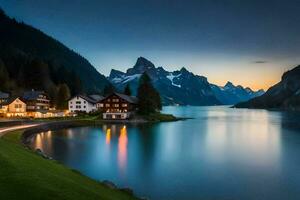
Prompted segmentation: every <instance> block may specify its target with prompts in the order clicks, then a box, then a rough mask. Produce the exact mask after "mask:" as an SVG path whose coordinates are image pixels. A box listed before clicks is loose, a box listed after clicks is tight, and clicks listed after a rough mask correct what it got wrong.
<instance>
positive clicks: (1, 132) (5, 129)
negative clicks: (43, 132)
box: [0, 123, 42, 137]
mask: <svg viewBox="0 0 300 200" xmlns="http://www.w3.org/2000/svg"><path fill="white" fill-rule="evenodd" d="M39 125H42V123H34V124H24V125H15V126H10V127H3V128H0V137H2V136H3V135H5V134H6V133H8V132H10V131H15V130H19V129H24V128H30V127H35V126H39Z"/></svg>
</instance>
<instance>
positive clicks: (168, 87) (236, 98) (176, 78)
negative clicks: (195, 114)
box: [108, 57, 264, 105]
mask: <svg viewBox="0 0 300 200" xmlns="http://www.w3.org/2000/svg"><path fill="white" fill-rule="evenodd" d="M144 72H146V73H147V74H148V75H149V76H150V78H151V80H152V82H153V85H154V87H155V88H156V89H157V90H158V91H159V93H160V95H161V97H162V101H163V104H164V105H174V104H179V105H231V104H235V103H237V102H241V101H247V100H249V99H251V98H253V97H256V96H259V95H261V94H263V93H264V91H263V90H259V91H256V92H254V91H252V90H251V89H250V88H243V87H242V86H234V85H233V84H232V83H231V82H228V83H227V84H226V85H225V86H224V87H220V86H217V85H214V84H210V83H209V82H208V81H207V78H206V77H204V76H199V75H195V74H193V73H192V72H189V71H188V70H187V69H186V68H184V67H183V68H181V69H180V70H177V71H173V72H169V71H166V70H165V69H164V68H163V67H155V65H154V64H153V63H152V62H150V61H149V60H147V59H145V58H143V57H140V58H138V59H137V62H136V64H135V65H134V66H133V67H132V68H129V69H128V70H127V71H126V72H121V71H118V70H114V69H112V70H111V72H110V75H109V77H108V80H109V81H110V82H111V83H112V84H113V85H114V86H115V87H116V88H117V89H118V90H119V91H123V90H124V88H125V86H126V85H127V84H129V85H130V88H131V90H132V92H133V94H134V95H136V91H137V87H138V84H139V79H140V77H141V75H142V74H143V73H144Z"/></svg>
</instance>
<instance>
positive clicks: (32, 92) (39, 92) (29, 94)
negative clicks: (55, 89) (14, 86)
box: [23, 90, 48, 101]
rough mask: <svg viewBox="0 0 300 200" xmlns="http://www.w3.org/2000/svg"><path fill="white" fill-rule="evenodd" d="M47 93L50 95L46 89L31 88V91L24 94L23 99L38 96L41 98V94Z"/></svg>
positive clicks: (33, 98)
mask: <svg viewBox="0 0 300 200" xmlns="http://www.w3.org/2000/svg"><path fill="white" fill-rule="evenodd" d="M41 94H42V95H46V96H48V95H47V94H46V93H45V92H44V91H35V90H31V91H26V92H24V94H23V99H24V100H27V101H28V100H35V99H37V98H39V95H41Z"/></svg>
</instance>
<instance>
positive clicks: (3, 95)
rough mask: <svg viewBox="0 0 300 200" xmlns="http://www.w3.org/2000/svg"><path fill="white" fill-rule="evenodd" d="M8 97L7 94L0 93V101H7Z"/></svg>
mask: <svg viewBox="0 0 300 200" xmlns="http://www.w3.org/2000/svg"><path fill="white" fill-rule="evenodd" d="M8 97H9V94H8V93H4V92H1V91H0V99H7V98H8Z"/></svg>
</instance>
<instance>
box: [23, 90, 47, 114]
mask: <svg viewBox="0 0 300 200" xmlns="http://www.w3.org/2000/svg"><path fill="white" fill-rule="evenodd" d="M22 100H23V101H24V102H25V103H26V110H27V115H28V116H29V117H35V118H44V117H49V108H50V99H49V97H48V95H47V94H46V93H45V92H44V91H35V90H31V91H27V92H24V94H23V97H22Z"/></svg>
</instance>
